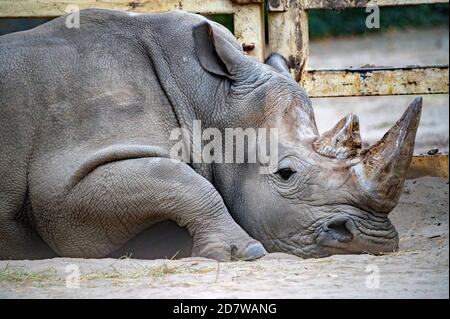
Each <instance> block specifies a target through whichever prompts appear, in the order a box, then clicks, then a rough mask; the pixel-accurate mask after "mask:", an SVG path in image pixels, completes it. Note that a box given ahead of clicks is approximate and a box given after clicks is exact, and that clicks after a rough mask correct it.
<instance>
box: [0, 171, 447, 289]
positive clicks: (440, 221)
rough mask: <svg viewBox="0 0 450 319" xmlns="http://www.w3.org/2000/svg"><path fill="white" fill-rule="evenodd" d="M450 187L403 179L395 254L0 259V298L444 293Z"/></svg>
mask: <svg viewBox="0 0 450 319" xmlns="http://www.w3.org/2000/svg"><path fill="white" fill-rule="evenodd" d="M448 191H449V187H448V184H447V181H446V180H443V179H439V178H432V177H423V178H420V179H417V180H409V181H407V185H406V187H405V190H404V193H403V195H402V198H401V201H400V204H399V205H398V207H397V208H396V209H395V211H394V212H393V213H392V220H393V222H394V224H395V225H396V227H397V229H398V231H399V233H400V238H401V240H400V246H401V247H400V251H399V252H397V253H392V254H388V255H383V256H372V255H341V256H332V257H328V258H322V259H307V260H302V259H300V258H297V257H294V256H290V255H285V254H270V255H268V256H266V257H264V258H263V259H261V260H258V261H254V262H232V263H217V262H215V261H213V260H208V259H203V258H185V259H181V260H161V259H160V260H135V259H122V260H118V259H96V260H86V259H68V258H55V259H49V260H41V261H0V297H1V298H336V297H339V298H423V297H425V298H448V297H449V265H448V260H449V246H448V243H449V241H448V233H449V229H448V208H449V207H448ZM77 275H79V277H78V276H77ZM76 278H79V280H78V281H77V279H76Z"/></svg>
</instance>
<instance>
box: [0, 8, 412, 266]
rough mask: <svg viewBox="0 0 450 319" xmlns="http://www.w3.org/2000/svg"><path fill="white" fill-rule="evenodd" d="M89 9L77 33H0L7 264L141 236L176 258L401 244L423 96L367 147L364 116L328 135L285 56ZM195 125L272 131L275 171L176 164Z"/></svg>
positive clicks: (113, 246) (163, 19)
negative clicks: (401, 216)
mask: <svg viewBox="0 0 450 319" xmlns="http://www.w3.org/2000/svg"><path fill="white" fill-rule="evenodd" d="M80 14H81V15H80V28H79V29H76V28H73V29H69V28H67V27H66V26H65V17H61V18H57V19H54V20H52V21H50V22H48V23H45V24H43V25H41V26H39V27H37V28H34V29H32V30H29V31H25V32H18V33H14V34H10V35H5V36H2V37H0V136H1V139H0V150H1V152H0V181H1V182H0V259H33V258H47V257H52V256H66V257H83V258H100V257H105V256H114V255H116V256H118V255H120V254H121V253H123V251H126V250H123V249H124V248H123V246H124V245H125V244H126V243H127V242H129V241H130V240H131V239H133V238H134V239H135V238H138V237H136V236H137V235H139V234H143V232H144V233H146V236H147V239H145V238H141V239H142V240H141V241H140V243H139V245H140V246H141V247H142V246H144V250H145V251H146V253H145V255H147V256H153V257H155V256H160V257H161V256H166V257H171V255H172V253H173V252H174V251H177V249H175V248H174V246H173V245H172V246H171V243H172V244H174V245H179V246H180V247H181V246H183V247H182V249H181V250H182V253H181V254H180V255H179V256H182V255H183V254H188V255H189V254H192V255H194V256H203V257H208V258H214V259H217V260H233V259H240V260H252V259H255V258H259V257H261V256H263V255H265V254H266V253H267V252H277V251H282V252H287V253H292V254H295V255H298V256H301V257H323V256H329V255H331V254H339V253H363V252H369V253H380V252H389V251H394V250H396V249H397V247H398V235H397V233H396V231H395V229H394V227H393V226H392V224H391V223H390V221H389V219H388V213H389V212H390V211H391V210H392V209H393V208H394V207H395V205H396V203H397V201H398V198H399V196H400V193H401V189H402V187H403V183H404V179H405V175H406V170H407V168H408V166H409V164H410V162H411V156H412V150H413V147H414V140H415V133H416V130H417V126H418V123H419V117H420V109H421V100H420V99H416V100H414V101H413V103H412V104H411V106H410V107H409V108H408V109H407V111H406V112H405V115H404V116H403V117H402V119H400V120H399V122H398V123H397V124H396V125H394V127H393V128H392V129H391V130H390V131H389V132H388V133H387V134H386V136H385V137H384V138H383V139H382V140H381V141H380V142H379V143H377V144H376V145H375V146H374V147H373V148H371V149H368V150H362V149H361V140H360V136H359V124H358V120H357V117H356V116H354V115H351V116H348V117H346V118H345V119H343V120H341V121H340V122H338V124H337V125H336V127H335V128H333V129H331V130H330V131H328V132H326V133H324V134H322V135H319V134H318V131H317V127H316V124H315V119H314V113H313V110H312V107H311V101H310V100H309V98H308V96H307V94H306V93H305V91H304V90H303V89H302V88H301V87H300V86H299V85H298V84H297V83H296V82H295V81H294V80H293V79H292V78H291V77H290V76H289V74H290V71H289V67H288V65H287V63H286V60H284V58H283V57H281V56H280V55H277V54H274V55H272V56H271V57H270V58H269V59H268V60H267V61H266V64H263V63H260V62H258V61H255V60H254V59H252V58H250V57H248V56H246V55H245V54H244V53H243V51H242V49H241V47H240V45H239V43H238V42H237V41H236V39H235V38H234V36H233V35H232V34H231V33H230V32H229V31H228V30H226V29H225V28H224V27H222V26H220V25H219V24H216V23H214V22H211V21H208V20H206V19H205V18H204V17H201V16H199V15H195V14H190V13H186V12H182V11H171V12H168V13H162V14H143V15H128V14H127V13H123V12H117V11H108V10H92V9H89V10H82V11H81V13H80ZM195 120H200V121H201V123H202V127H204V128H216V129H218V130H219V131H220V132H221V133H224V132H225V130H226V129H227V128H243V129H246V128H276V129H277V130H278V132H279V138H278V160H277V161H276V163H275V165H272V166H270V167H268V169H269V173H268V174H260V167H261V165H260V164H261V163H258V162H256V163H226V164H225V163H209V164H208V163H182V162H180V161H176V160H173V159H171V158H170V150H171V149H172V148H173V147H174V144H175V143H176V142H175V141H173V140H171V139H170V134H171V132H172V131H173V130H174V129H176V128H182V129H185V130H186V132H188V133H187V135H188V136H187V137H189V138H185V141H184V143H187V144H189V143H192V138H190V137H192V136H191V135H192V127H193V122H194V121H195ZM190 146H192V145H190ZM246 147H247V148H249V147H251V146H246ZM152 229H153V230H152ZM176 229H178V230H176ZM171 238H172V239H173V240H171ZM134 239H133V240H134ZM162 241H166V242H167V244H164V245H163V244H161V242H162Z"/></svg>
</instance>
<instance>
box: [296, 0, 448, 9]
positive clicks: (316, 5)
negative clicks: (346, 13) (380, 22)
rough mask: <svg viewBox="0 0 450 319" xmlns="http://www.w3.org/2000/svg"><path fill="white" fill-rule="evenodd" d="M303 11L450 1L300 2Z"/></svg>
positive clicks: (320, 0) (326, 0)
mask: <svg viewBox="0 0 450 319" xmlns="http://www.w3.org/2000/svg"><path fill="white" fill-rule="evenodd" d="M298 1H299V2H300V6H301V7H302V8H303V9H344V8H364V7H366V6H367V5H377V6H380V7H384V6H406V5H419V4H433V3H448V1H449V0H370V1H369V0H298Z"/></svg>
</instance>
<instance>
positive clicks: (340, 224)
mask: <svg viewBox="0 0 450 319" xmlns="http://www.w3.org/2000/svg"><path fill="white" fill-rule="evenodd" d="M351 225H352V221H351V220H350V219H347V218H336V219H333V220H331V221H329V222H328V224H327V227H326V229H327V232H329V233H330V234H331V235H332V236H333V237H334V238H335V239H336V240H338V241H340V242H350V241H352V239H353V234H352V232H351V231H350V229H351Z"/></svg>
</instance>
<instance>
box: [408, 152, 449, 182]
mask: <svg viewBox="0 0 450 319" xmlns="http://www.w3.org/2000/svg"><path fill="white" fill-rule="evenodd" d="M448 165H449V162H448V155H433V156H430V155H419V156H414V157H413V160H412V162H411V166H410V167H409V171H408V175H407V178H418V177H422V176H434V177H442V178H447V179H448V167H449V166H448Z"/></svg>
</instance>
